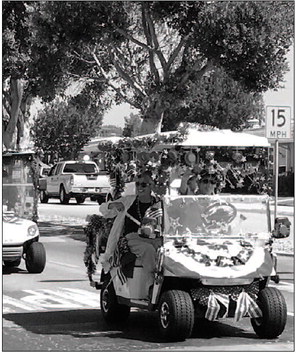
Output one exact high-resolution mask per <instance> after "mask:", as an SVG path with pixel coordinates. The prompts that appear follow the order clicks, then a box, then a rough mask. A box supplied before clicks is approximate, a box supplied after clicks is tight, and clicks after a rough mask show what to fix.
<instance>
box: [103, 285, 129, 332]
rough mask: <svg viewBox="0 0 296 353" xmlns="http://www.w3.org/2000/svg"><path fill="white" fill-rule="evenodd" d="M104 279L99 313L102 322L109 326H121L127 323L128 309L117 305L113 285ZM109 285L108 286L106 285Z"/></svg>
mask: <svg viewBox="0 0 296 353" xmlns="http://www.w3.org/2000/svg"><path fill="white" fill-rule="evenodd" d="M109 282H110V279H106V280H105V281H104V283H103V285H102V289H101V297H100V304H101V312H102V314H103V318H104V320H105V321H106V322H107V323H108V324H109V325H116V324H119V325H120V324H122V323H124V322H126V321H127V319H128V317H129V314H130V307H129V306H127V305H123V304H118V302H117V298H116V294H115V290H114V286H113V283H110V284H109ZM108 284H109V285H108Z"/></svg>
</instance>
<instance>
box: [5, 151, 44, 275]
mask: <svg viewBox="0 0 296 353" xmlns="http://www.w3.org/2000/svg"><path fill="white" fill-rule="evenodd" d="M38 180H39V159H38V158H37V156H36V154H35V153H34V152H33V151H23V152H18V151H7V152H3V154H2V212H3V213H2V214H3V223H2V228H3V241H2V261H3V263H4V265H5V266H6V267H8V268H13V267H18V266H19V265H20V263H21V260H22V258H23V259H24V260H25V265H26V269H27V270H28V272H30V273H41V272H42V271H43V270H44V268H45V263H46V253H45V248H44V246H43V244H42V243H41V242H40V241H39V236H40V233H39V229H38V225H37V220H38V212H37V205H38Z"/></svg>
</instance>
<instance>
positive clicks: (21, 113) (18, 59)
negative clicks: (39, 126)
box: [2, 1, 31, 149]
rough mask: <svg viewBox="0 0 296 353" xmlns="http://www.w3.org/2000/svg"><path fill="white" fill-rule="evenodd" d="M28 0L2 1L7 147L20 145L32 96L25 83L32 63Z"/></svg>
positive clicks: (12, 147) (4, 114)
mask: <svg viewBox="0 0 296 353" xmlns="http://www.w3.org/2000/svg"><path fill="white" fill-rule="evenodd" d="M28 16H29V14H28V12H27V9H26V5H25V2H21V1H16V2H8V1H4V2H3V3H2V26H3V32H2V87H3V90H2V102H3V105H2V122H3V124H2V138H3V143H4V145H5V147H6V148H7V149H14V148H15V146H16V145H19V144H20V139H21V137H22V136H23V133H24V122H25V121H26V119H27V117H28V106H29V105H30V96H29V94H28V90H27V87H26V85H25V82H26V79H27V68H28V66H29V65H30V44H31V43H30V33H29V29H28Z"/></svg>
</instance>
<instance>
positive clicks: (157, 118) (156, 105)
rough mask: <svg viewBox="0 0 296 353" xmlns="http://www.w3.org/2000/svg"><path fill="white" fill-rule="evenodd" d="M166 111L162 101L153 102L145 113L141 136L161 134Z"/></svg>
mask: <svg viewBox="0 0 296 353" xmlns="http://www.w3.org/2000/svg"><path fill="white" fill-rule="evenodd" d="M164 111H165V106H164V104H162V103H161V101H157V102H153V104H151V105H150V106H149V108H148V109H147V110H146V112H145V115H144V117H143V121H142V125H141V129H140V134H141V135H146V134H153V133H156V132H157V133H159V132H161V125H162V120H163V114H164Z"/></svg>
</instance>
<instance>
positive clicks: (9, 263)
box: [4, 259, 21, 267]
mask: <svg viewBox="0 0 296 353" xmlns="http://www.w3.org/2000/svg"><path fill="white" fill-rule="evenodd" d="M20 263H21V259H18V260H15V261H4V266H6V267H18V266H19V265H20Z"/></svg>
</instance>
